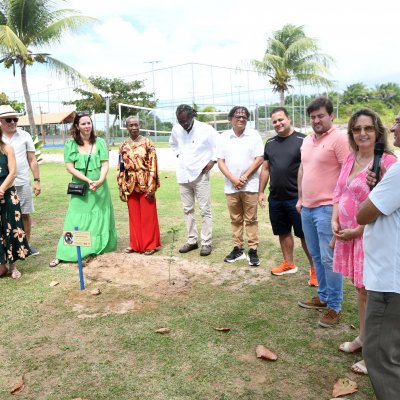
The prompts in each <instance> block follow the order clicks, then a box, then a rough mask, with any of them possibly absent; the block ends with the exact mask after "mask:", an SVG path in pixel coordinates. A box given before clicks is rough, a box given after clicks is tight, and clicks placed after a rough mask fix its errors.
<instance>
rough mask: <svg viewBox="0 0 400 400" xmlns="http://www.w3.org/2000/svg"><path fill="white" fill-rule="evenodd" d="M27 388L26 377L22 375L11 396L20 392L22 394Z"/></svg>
mask: <svg viewBox="0 0 400 400" xmlns="http://www.w3.org/2000/svg"><path fill="white" fill-rule="evenodd" d="M24 387H25V380H24V376H23V375H21V376H20V377H19V380H18V383H17V384H16V385H15V386H14V388H13V389H12V390H11V391H10V393H11V394H17V393H19V392H22V390H23V389H24Z"/></svg>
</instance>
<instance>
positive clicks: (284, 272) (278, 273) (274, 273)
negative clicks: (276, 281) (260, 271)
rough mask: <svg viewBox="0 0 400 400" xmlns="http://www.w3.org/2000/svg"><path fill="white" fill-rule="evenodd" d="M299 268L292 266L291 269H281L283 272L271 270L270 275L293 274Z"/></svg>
mask: <svg viewBox="0 0 400 400" xmlns="http://www.w3.org/2000/svg"><path fill="white" fill-rule="evenodd" d="M298 270H299V269H298V268H297V267H296V268H292V269H288V270H287V271H283V272H272V271H271V274H272V275H276V276H281V275H287V274H295V273H296V272H297V271H298Z"/></svg>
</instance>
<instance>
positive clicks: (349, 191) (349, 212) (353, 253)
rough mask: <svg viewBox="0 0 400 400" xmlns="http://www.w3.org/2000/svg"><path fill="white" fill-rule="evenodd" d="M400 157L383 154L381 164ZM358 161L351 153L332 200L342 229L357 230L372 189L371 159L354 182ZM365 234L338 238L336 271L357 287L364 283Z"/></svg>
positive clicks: (394, 160)
mask: <svg viewBox="0 0 400 400" xmlns="http://www.w3.org/2000/svg"><path fill="white" fill-rule="evenodd" d="M396 161H397V158H396V157H395V156H393V155H391V154H386V153H384V154H383V156H382V161H381V164H382V165H384V166H385V168H386V169H388V168H389V167H390V166H391V165H392V164H393V163H395V162H396ZM354 163H355V154H354V153H350V154H349V155H348V157H347V159H346V160H345V161H344V163H343V165H342V170H341V172H340V175H339V179H338V181H337V184H336V188H335V190H334V192H333V203H338V211H339V224H340V227H341V229H355V228H357V227H358V224H357V220H356V215H357V211H358V207H359V205H360V204H361V203H362V202H363V201H364V200H365V199H366V198H367V197H368V195H369V193H370V188H369V187H368V185H367V182H366V177H367V170H368V169H369V168H370V167H371V165H372V162H371V163H370V164H369V165H367V166H366V167H365V168H364V169H363V170H361V171H360V172H359V173H358V174H357V175H356V176H355V177H354V178H353V179H352V181H351V182H349V175H350V173H351V170H352V168H353V164H354ZM362 239H363V237H362V235H361V236H358V237H356V238H355V239H352V240H340V239H336V243H335V250H334V253H333V271H334V272H340V273H341V274H342V275H343V276H347V277H348V278H350V279H351V280H352V282H353V283H354V286H355V287H357V288H362V287H364V285H363V265H364V248H363V240H362Z"/></svg>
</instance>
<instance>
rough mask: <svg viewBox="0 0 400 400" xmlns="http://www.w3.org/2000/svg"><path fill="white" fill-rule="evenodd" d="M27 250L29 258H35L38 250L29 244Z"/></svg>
mask: <svg viewBox="0 0 400 400" xmlns="http://www.w3.org/2000/svg"><path fill="white" fill-rule="evenodd" d="M29 249H30V251H31V256H37V255H38V254H39V250H38V249H36V247H33V246H32V245H31V244H30V245H29Z"/></svg>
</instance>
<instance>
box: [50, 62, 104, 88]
mask: <svg viewBox="0 0 400 400" xmlns="http://www.w3.org/2000/svg"><path fill="white" fill-rule="evenodd" d="M46 64H47V66H48V67H49V69H51V70H52V71H54V72H55V73H56V74H57V76H59V77H65V78H67V79H68V80H70V81H71V82H72V83H73V84H75V85H76V84H78V83H84V84H85V85H86V86H87V88H88V90H89V91H90V92H92V93H94V94H95V95H98V93H97V90H96V88H95V87H94V86H93V84H92V83H91V82H90V80H89V79H88V78H86V76H84V75H82V74H81V73H80V72H78V71H77V70H76V69H74V68H72V67H71V66H69V65H68V64H65V63H63V62H62V61H60V60H57V59H56V58H54V57H50V56H47V57H46Z"/></svg>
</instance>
